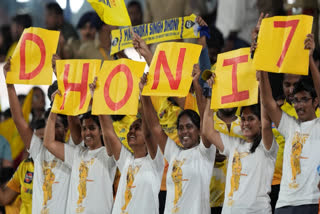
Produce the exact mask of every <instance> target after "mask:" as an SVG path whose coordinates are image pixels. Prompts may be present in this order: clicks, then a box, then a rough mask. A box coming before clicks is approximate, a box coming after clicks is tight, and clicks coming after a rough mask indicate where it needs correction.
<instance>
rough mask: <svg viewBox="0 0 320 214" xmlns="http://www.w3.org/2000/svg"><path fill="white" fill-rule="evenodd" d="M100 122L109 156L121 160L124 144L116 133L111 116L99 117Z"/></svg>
mask: <svg viewBox="0 0 320 214" xmlns="http://www.w3.org/2000/svg"><path fill="white" fill-rule="evenodd" d="M99 120H100V124H101V129H102V135H103V141H104V143H105V145H106V148H107V152H108V155H109V156H111V155H112V154H113V156H114V158H115V159H116V160H119V158H120V152H121V147H122V144H121V142H120V140H119V138H118V136H117V134H116V133H115V131H114V128H113V124H112V119H111V117H110V116H109V115H99Z"/></svg>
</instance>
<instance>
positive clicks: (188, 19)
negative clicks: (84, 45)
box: [111, 14, 200, 55]
mask: <svg viewBox="0 0 320 214" xmlns="http://www.w3.org/2000/svg"><path fill="white" fill-rule="evenodd" d="M196 17H197V16H196V15H194V14H192V15H190V16H185V17H180V18H172V19H167V20H162V21H158V22H154V23H149V24H142V25H138V26H134V27H132V30H133V32H135V33H136V34H138V35H139V36H140V37H141V38H142V39H143V40H144V41H145V42H146V43H147V44H153V43H158V42H164V41H170V40H176V39H188V38H199V35H200V34H199V32H198V27H199V25H198V24H197V23H196ZM130 28H131V27H130ZM130 28H129V27H126V28H122V29H117V30H113V31H111V35H112V40H111V41H112V42H111V55H113V54H115V53H117V52H119V51H121V50H124V49H126V48H129V47H133V45H132V36H133V35H132V30H131V29H130Z"/></svg>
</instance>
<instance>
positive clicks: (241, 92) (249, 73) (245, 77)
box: [211, 48, 258, 109]
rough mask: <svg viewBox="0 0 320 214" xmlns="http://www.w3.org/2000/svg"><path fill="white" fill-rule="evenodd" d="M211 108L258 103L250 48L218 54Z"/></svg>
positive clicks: (256, 83)
mask: <svg viewBox="0 0 320 214" xmlns="http://www.w3.org/2000/svg"><path fill="white" fill-rule="evenodd" d="M216 65H217V67H216V70H215V74H216V77H215V84H214V85H213V87H212V98H211V108H212V109H220V108H233V107H239V106H247V105H252V104H256V103H258V81H257V80H256V70H255V69H254V67H253V64H252V60H251V58H250V48H242V49H238V50H235V51H230V52H226V53H223V54H219V55H218V59H217V64H216Z"/></svg>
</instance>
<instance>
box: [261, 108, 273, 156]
mask: <svg viewBox="0 0 320 214" xmlns="http://www.w3.org/2000/svg"><path fill="white" fill-rule="evenodd" d="M261 126H262V128H261V132H262V141H263V144H264V147H265V148H266V149H267V150H269V149H270V148H271V146H272V142H273V132H272V127H271V120H270V118H269V116H268V114H267V112H266V110H265V108H264V107H263V105H261Z"/></svg>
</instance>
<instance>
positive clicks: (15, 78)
mask: <svg viewBox="0 0 320 214" xmlns="http://www.w3.org/2000/svg"><path fill="white" fill-rule="evenodd" d="M59 35H60V32H59V31H51V30H45V29H41V28H35V27H31V28H27V29H25V30H24V31H23V34H22V36H21V38H20V40H19V42H18V45H17V47H16V49H15V51H14V53H13V55H12V59H11V71H10V72H8V74H7V79H6V81H7V83H9V84H27V85H51V83H52V73H53V70H52V62H51V59H52V55H53V54H55V53H56V50H57V46H58V41H59Z"/></svg>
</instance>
